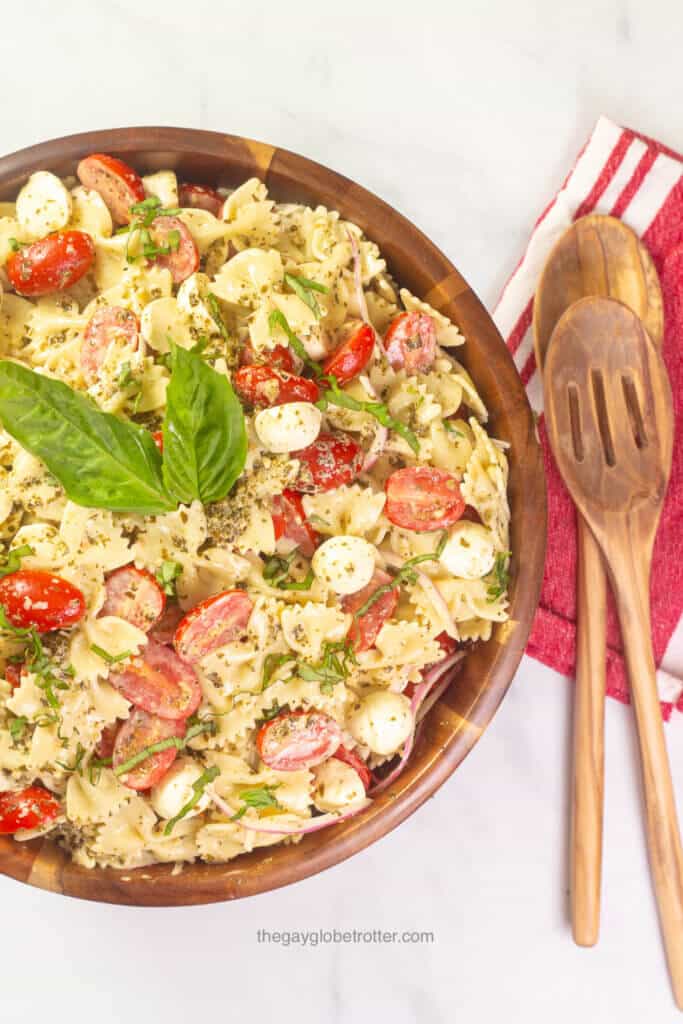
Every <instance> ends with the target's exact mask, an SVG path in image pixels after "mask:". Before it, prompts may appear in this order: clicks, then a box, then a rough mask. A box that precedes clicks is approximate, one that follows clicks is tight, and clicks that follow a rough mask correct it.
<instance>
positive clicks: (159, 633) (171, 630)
mask: <svg viewBox="0 0 683 1024" xmlns="http://www.w3.org/2000/svg"><path fill="white" fill-rule="evenodd" d="M184 618H185V612H184V611H183V609H182V608H181V607H180V605H179V604H178V603H177V602H176V601H167V602H166V607H165V608H164V614H163V615H162V616H161V618H160V619H159V621H158V622H156V623H155V624H154V625H153V626H152V629H151V630H150V634H149V635H150V637H151V638H152V639H153V640H156V641H158V643H160V644H172V643H173V637H174V636H175V631H176V629H177V628H178V626H179V625H180V623H181V622H182V621H183V619H184Z"/></svg>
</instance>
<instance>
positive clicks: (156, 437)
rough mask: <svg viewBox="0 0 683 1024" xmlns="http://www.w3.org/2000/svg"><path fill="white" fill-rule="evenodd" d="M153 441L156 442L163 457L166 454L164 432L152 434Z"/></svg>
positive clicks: (155, 431)
mask: <svg viewBox="0 0 683 1024" xmlns="http://www.w3.org/2000/svg"><path fill="white" fill-rule="evenodd" d="M152 440H153V441H154V443H155V445H156V446H157V448H158V449H159V451H160V452H161V454H162V455H163V454H164V432H163V430H154V431H153V432H152Z"/></svg>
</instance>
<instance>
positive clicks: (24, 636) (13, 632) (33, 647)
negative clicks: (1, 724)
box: [0, 604, 69, 724]
mask: <svg viewBox="0 0 683 1024" xmlns="http://www.w3.org/2000/svg"><path fill="white" fill-rule="evenodd" d="M0 633H6V634H8V635H9V636H13V637H15V638H16V639H20V640H26V641H27V643H28V648H27V655H28V656H24V664H25V665H26V668H27V669H28V671H29V672H31V673H32V674H33V675H34V676H35V683H36V686H37V687H38V688H39V689H41V690H42V691H43V693H44V694H45V701H46V703H47V704H48V706H49V707H50V708H52V709H53V711H56V710H57V709H59V708H60V706H61V705H60V703H59V699H58V697H57V694H56V693H55V690H68V688H69V687H68V684H67V683H65V682H64V680H63V679H60V677H59V676H58V675H57V674H56V668H55V666H54V665H53V663H52V662H51V661H50V659H49V657H48V656H47V654H46V653H45V649H44V647H43V642H42V640H41V639H40V634H39V633H38V631H37V630H36V629H35V627H33V626H31V627H29V628H24V627H21V626H15V625H14V624H13V623H12V622H10V620H9V618H8V617H7V612H6V610H5V608H4V606H3V605H1V604H0ZM67 674H68V673H67ZM58 720H59V716H57V717H56V718H55V719H53V720H51V722H50V724H52V721H58ZM36 724H40V723H36Z"/></svg>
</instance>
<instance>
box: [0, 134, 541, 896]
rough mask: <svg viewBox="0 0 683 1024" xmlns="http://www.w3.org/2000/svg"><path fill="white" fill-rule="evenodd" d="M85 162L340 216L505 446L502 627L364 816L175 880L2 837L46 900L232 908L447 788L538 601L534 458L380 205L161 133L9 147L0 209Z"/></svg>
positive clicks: (502, 374)
mask: <svg viewBox="0 0 683 1024" xmlns="http://www.w3.org/2000/svg"><path fill="white" fill-rule="evenodd" d="M92 152H108V153H113V154H115V155H117V156H120V157H122V158H123V159H128V160H129V161H130V162H131V163H132V164H133V165H134V166H135V167H136V168H137V169H138V170H143V171H152V170H158V169H160V168H161V167H171V168H174V169H175V170H176V171H177V172H178V173H179V175H180V176H186V177H187V178H188V179H189V180H196V181H203V182H205V183H208V184H214V185H229V186H234V185H236V184H238V183H239V182H240V181H243V180H245V179H246V178H248V177H252V176H256V177H259V178H261V179H262V180H264V181H265V182H266V184H267V185H268V187H269V189H270V191H271V193H272V195H273V196H274V197H275V198H276V199H278V200H280V201H290V202H291V201H298V202H306V203H308V204H312V205H318V204H322V205H324V206H326V207H329V208H332V209H337V210H339V211H340V212H341V214H342V216H344V217H345V218H346V219H348V220H351V221H354V222H355V223H357V224H359V225H360V226H361V227H362V228H363V230H364V231H366V232H367V234H368V236H369V237H370V238H372V239H373V240H374V241H375V242H377V244H378V245H379V247H380V250H381V252H382V255H383V256H384V257H385V258H386V259H387V262H388V265H389V269H390V270H391V271H392V272H393V273H394V275H395V277H396V279H397V280H398V281H399V282H400V283H401V284H402V285H405V286H406V287H408V288H410V290H411V291H412V292H413V293H415V294H416V295H419V296H420V297H421V298H423V299H425V301H427V302H429V303H431V304H432V305H433V306H434V307H436V308H437V309H440V310H442V311H443V312H444V313H445V314H446V315H447V316H449V317H450V318H451V319H452V320H453V321H454V322H455V323H457V324H458V325H459V327H460V328H461V330H462V331H463V333H464V334H465V336H466V338H467V340H468V344H467V345H465V346H464V352H462V351H461V350H458V356H459V358H461V359H462V362H463V363H464V364H465V365H466V366H467V367H468V369H470V371H471V373H472V375H473V376H474V379H475V382H476V384H477V387H478V389H479V391H480V393H481V394H482V397H483V399H484V401H485V402H486V405H487V407H488V409H489V411H490V415H491V419H490V425H491V429H492V433H493V435H494V436H496V437H502V438H504V439H506V440H510V441H511V442H512V448H511V452H510V483H509V496H510V504H511V509H512V521H511V548H512V551H513V552H514V555H513V561H512V570H511V571H512V575H511V586H510V614H511V619H510V622H508V623H502V624H496V625H495V627H494V634H493V636H492V638H491V640H490V641H488V643H486V644H483V645H479V646H478V647H477V648H475V649H474V650H473V651H472V652H471V653H470V654H469V655H468V657H467V659H466V660H465V662H464V663H463V667H462V669H461V671H460V673H459V674H458V676H457V685H455V686H451V687H450V688H449V690H448V692H447V693H446V694H445V695H444V696H443V697H442V698H441V699H440V701H439V702H438V704H437V705H436V706H435V707H434V708H433V709H432V711H431V712H430V714H429V715H428V716H427V718H426V720H425V722H424V725H423V728H422V730H421V733H420V735H419V738H418V741H417V742H416V745H415V748H414V750H413V754H412V756H411V759H410V761H409V763H408V765H407V766H406V769H405V771H404V772H403V773H402V774H401V776H400V777H399V778H398V779H397V780H396V782H395V783H394V785H393V786H392V787H390V788H389V789H388V790H387V791H385V792H384V793H382V794H381V795H380V797H379V798H377V799H376V800H375V801H374V803H373V805H372V806H371V807H370V808H368V810H367V811H364V812H363V814H361V815H358V816H357V817H354V818H351V819H349V820H348V821H346V822H343V823H342V824H340V825H336V826H334V827H333V828H331V829H327V830H322V831H321V832H317V833H312V834H310V835H308V836H306V837H305V838H304V839H303V840H302V841H301V842H300V843H297V844H293V845H288V846H276V847H265V848H262V849H260V850H257V851H255V852H253V853H249V854H244V855H242V856H240V857H238V858H237V859H236V860H233V861H230V862H228V863H227V864H204V863H196V864H189V865H183V870H182V871H181V872H180V873H176V874H174V873H173V865H172V864H157V865H153V866H151V867H142V868H136V869H131V870H113V869H110V868H96V869H93V870H88V869H86V868H82V867H79V866H78V865H76V864H74V863H73V862H72V861H71V860H70V859H69V858H68V857H67V855H66V854H65V853H64V852H63V851H62V850H61V849H60V848H59V847H58V846H57V845H56V844H55V843H53V842H52V841H50V840H49V839H42V840H39V839H36V840H32V841H31V842H28V843H18V842H16V841H14V840H12V839H11V837H0V873H2V874H5V875H8V876H9V877H11V878H15V879H17V880H19V881H22V882H26V883H28V884H30V885H34V886H38V887H40V888H43V889H46V890H49V891H52V892H55V893H60V894H63V895H67V896H73V897H77V898H81V899H88V900H95V901H99V902H104V903H117V904H128V905H133V906H182V905H194V904H202V903H213V902H219V901H221V900H231V899H237V898H240V897H243V896H251V895H255V894H257V893H262V892H267V891H270V890H272V889H276V888H279V887H280V886H283V885H287V884H290V883H292V882H296V881H300V880H301V879H304V878H307V877H308V876H310V875H313V874H316V873H317V872H319V871H322V870H324V869H325V868H328V867H331V866H332V865H334V864H338V863H339V862H341V861H343V860H345V859H346V858H347V857H350V856H351V855H352V854H354V853H357V852H358V851H360V850H362V849H364V848H365V847H366V846H368V845H369V844H370V843H372V842H375V841H376V840H377V839H380V838H381V837H382V836H384V835H385V834H386V833H387V832H389V831H390V830H391V829H393V828H395V827H396V826H397V825H398V824H399V823H400V822H402V821H403V820H404V819H405V818H407V817H408V816H409V815H410V814H412V813H413V811H415V810H416V809H417V808H418V807H419V806H420V805H421V804H422V803H424V801H425V800H426V799H427V798H428V797H430V796H431V795H432V794H433V793H434V792H435V791H436V790H437V789H438V788H439V786H441V785H442V784H443V783H444V782H445V781H446V779H447V778H448V777H449V776H450V775H451V774H452V773H453V772H454V771H455V769H456V767H457V766H458V765H459V764H460V762H461V761H462V760H463V758H464V757H465V756H466V755H467V754H468V753H469V751H470V750H471V749H472V747H473V746H474V744H475V743H476V741H477V740H478V739H479V737H480V736H481V734H482V732H483V731H484V729H485V728H486V726H487V725H488V724H489V722H490V720H491V718H492V717H493V715H494V713H495V711H496V710H497V708H498V706H499V704H500V702H501V700H502V699H503V697H504V695H505V693H506V691H507V689H508V687H509V685H510V682H511V680H512V678H513V676H514V673H515V671H516V669H517V666H518V664H519V661H520V658H521V656H522V653H523V651H524V647H525V645H526V641H527V637H528V635H529V632H530V629H531V623H532V620H533V616H534V613H535V610H536V606H537V604H538V598H539V594H540V588H541V582H542V578H543V565H544V558H545V534H546V495H545V477H544V471H543V459H542V455H541V450H540V446H539V443H538V438H537V435H536V428H535V423H534V418H533V414H532V412H531V408H530V406H529V403H528V401H527V397H526V393H525V391H524V387H523V385H522V382H521V379H520V377H519V375H518V373H517V371H516V369H515V366H514V363H513V360H512V357H511V356H510V354H509V352H508V350H507V348H506V346H505V344H504V342H503V340H502V338H501V337H500V335H499V333H498V331H497V329H496V327H495V326H494V324H493V321H492V320H491V318H490V316H489V314H488V313H487V312H486V310H485V309H484V307H483V306H482V304H481V303H480V302H479V299H478V298H477V297H476V295H475V294H474V293H473V291H472V290H471V289H470V287H469V286H468V284H467V283H466V281H465V280H464V279H463V278H462V277H461V275H460V274H459V273H458V271H457V270H456V269H455V267H454V266H453V265H452V264H451V263H450V262H449V260H448V259H447V258H446V257H445V256H444V255H443V253H442V252H440V251H439V250H438V249H437V248H436V246H434V245H433V244H432V243H431V242H430V241H429V239H428V238H426V236H425V235H424V234H422V232H421V231H419V230H418V228H416V227H415V226H414V225H413V224H411V223H410V222H409V221H408V220H407V219H406V218H405V217H403V216H402V215H401V214H399V213H397V211H396V210H394V209H393V208H392V207H390V206H388V205H387V204H386V203H384V202H383V201H382V200H381V199H379V198H377V197H376V196H375V195H373V194H372V193H370V192H368V191H367V190H366V189H364V188H362V187H361V186H360V185H357V184H356V183H355V182H353V181H351V180H349V179H348V178H345V177H343V176H342V175H339V174H337V173H336V172H334V171H332V170H330V169H328V168H326V167H324V166H322V165H321V164H318V163H315V162H314V161H312V160H309V159H307V158H306V157H303V156H299V155H297V154H295V153H291V152H289V151H288V150H283V149H279V148H276V147H274V146H271V145H268V144H267V143H263V142H256V141H254V140H251V139H244V138H240V137H238V136H234V135H224V134H221V133H219V132H209V131H201V130H196V129H189V128H170V127H134V128H117V129H111V130H104V131H95V132H84V133H81V134H78V135H70V136H67V137H64V138H58V139H53V140H51V141H49V142H44V143H40V144H39V145H36V146H31V147H29V148H27V149H23V150H19V151H18V152H16V153H12V154H10V155H8V156H5V157H3V158H0V198H2V199H12V198H14V196H15V195H16V192H17V190H18V189H19V188H20V187H21V185H22V184H23V182H24V181H25V180H26V178H27V176H28V175H29V174H31V173H33V171H36V170H39V169H43V168H47V169H50V170H52V171H54V172H55V173H58V174H62V175H64V174H68V173H73V171H74V169H75V166H76V164H77V162H78V160H79V159H80V158H81V157H82V156H84V155H86V154H87V153H92ZM520 552H521V554H522V557H521V558H520V557H519V553H520Z"/></svg>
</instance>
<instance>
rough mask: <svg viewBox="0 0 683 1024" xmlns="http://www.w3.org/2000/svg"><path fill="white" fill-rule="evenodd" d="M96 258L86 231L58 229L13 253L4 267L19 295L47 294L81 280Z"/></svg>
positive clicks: (61, 289)
mask: <svg viewBox="0 0 683 1024" xmlns="http://www.w3.org/2000/svg"><path fill="white" fill-rule="evenodd" d="M94 259H95V246H94V245H93V240H92V238H91V237H90V235H87V234H86V233H85V231H55V232H54V233H53V234H51V235H47V236H46V237H45V238H41V239H40V241H38V242H34V243H33V244H32V245H26V246H24V247H23V249H19V251H18V252H12V253H10V255H9V257H8V259H7V262H6V264H5V269H6V271H7V276H8V277H9V279H10V281H11V283H12V287H13V288H14V290H15V291H16V292H18V294H19V295H30V296H37V295H48V294H49V293H50V292H60V291H63V290H64V289H65V288H70V287H71V285H72V284H76V281H80V279H81V278H82V277H83V275H84V274H87V272H88V271H89V270H90V267H91V266H92V264H93V260H94Z"/></svg>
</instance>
